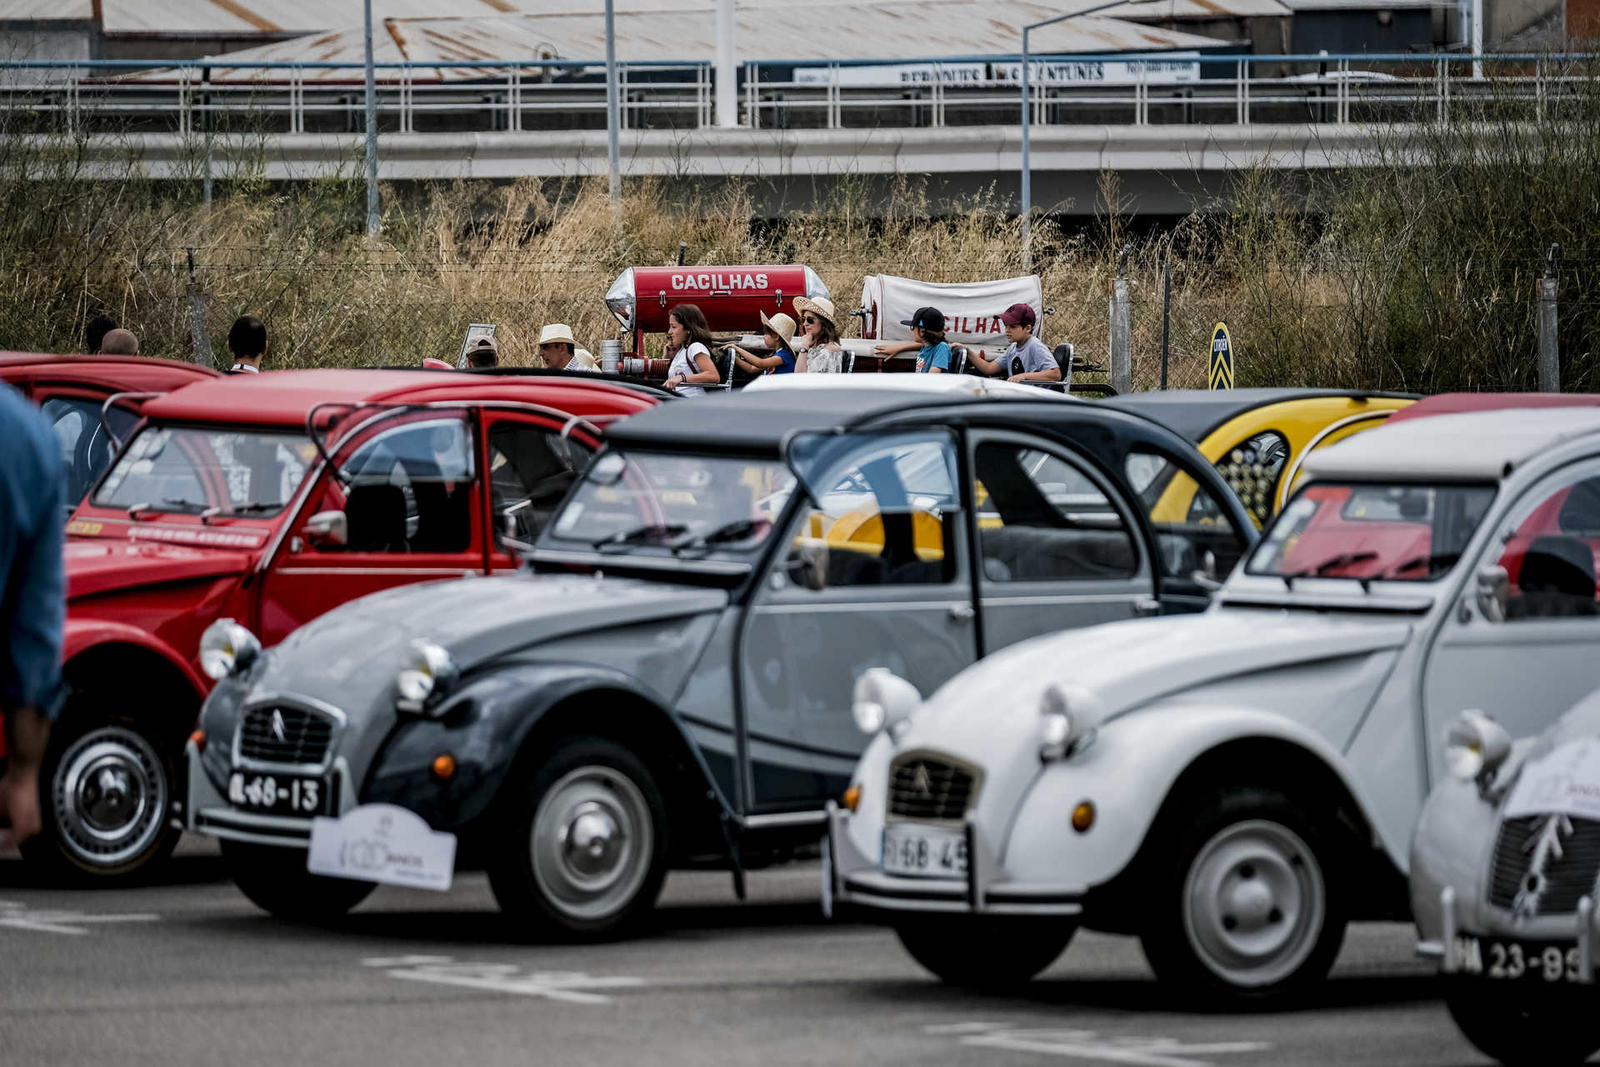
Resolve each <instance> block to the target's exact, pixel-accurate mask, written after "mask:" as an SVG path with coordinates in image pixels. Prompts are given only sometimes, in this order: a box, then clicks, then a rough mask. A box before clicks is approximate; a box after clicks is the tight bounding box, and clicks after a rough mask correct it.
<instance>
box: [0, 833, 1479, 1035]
mask: <svg viewBox="0 0 1600 1067" xmlns="http://www.w3.org/2000/svg"><path fill="white" fill-rule="evenodd" d="M816 887H817V869H816V866H815V865H814V864H805V865H796V866H791V867H786V868H781V869H778V870H774V871H768V872H759V873H757V874H755V875H753V876H752V879H751V899H750V900H749V901H747V902H745V903H739V902H738V901H736V900H735V899H734V896H733V892H732V888H731V884H730V882H729V879H728V878H727V877H726V876H725V875H719V874H710V873H693V874H687V875H674V876H673V877H672V878H671V879H670V880H669V882H668V884H667V890H666V893H665V895H664V898H663V907H662V910H661V916H660V922H659V924H658V927H657V929H656V930H655V931H654V932H653V933H651V934H650V935H649V936H647V937H644V938H641V939H639V940H635V941H630V942H624V943H618V944H606V945H597V946H570V945H540V944H528V943H518V942H515V941H508V940H507V939H506V937H505V936H504V935H503V932H502V930H501V926H500V923H499V922H498V913H497V912H496V910H495V908H494V903H493V899H492V897H491V896H490V893H489V889H488V885H487V883H486V881H485V879H484V878H483V877H482V876H481V875H477V874H467V875H463V876H461V877H459V878H458V879H457V882H456V885H455V887H454V888H453V889H452V890H451V891H450V892H449V893H445V894H433V893H424V892H411V891H402V890H396V889H389V888H382V889H379V890H378V892H377V893H376V894H374V895H373V896H372V897H371V898H369V899H368V901H367V902H366V903H365V904H363V905H362V906H361V907H360V908H359V909H358V910H357V911H356V912H354V913H353V914H351V915H350V916H349V917H348V919H346V920H345V922H344V923H343V924H341V925H339V926H337V927H334V928H330V929H318V928H313V927H304V926H295V925H291V924H286V923H282V922H279V921H276V920H274V919H271V918H269V917H268V916H267V915H265V914H263V913H261V912H259V911H257V910H256V909H255V908H254V906H253V905H251V904H250V903H249V902H248V901H247V900H245V898H244V897H243V896H242V895H240V894H239V893H238V892H237V891H236V890H235V889H234V888H233V887H232V885H231V884H230V883H228V882H227V881H226V880H225V879H224V878H223V875H222V869H221V864H220V861H219V859H218V857H217V856H216V854H215V852H214V851H213V850H212V849H210V848H209V847H207V846H206V845H205V844H204V843H201V844H198V845H194V844H188V843H186V845H185V847H184V848H183V849H182V850H181V851H180V854H179V855H178V857H177V858H176V860H175V862H174V865H173V867H172V868H171V870H170V876H169V877H168V878H167V879H166V880H165V881H164V883H163V884H161V885H154V886H148V887H142V888H132V889H123V890H116V891H103V890H102V891H71V890H63V889H59V888H54V887H50V886H42V885H39V884H37V882H36V881H35V880H34V879H33V878H32V877H31V874H30V872H29V871H28V869H27V868H25V867H24V865H23V864H21V863H20V862H19V861H17V860H16V859H15V858H14V854H10V853H7V854H0V1064H5V1065H18V1067H22V1065H28V1067H33V1065H40V1067H43V1065H52V1064H72V1065H81V1064H97V1065H98V1064H114V1065H116V1067H134V1065H139V1064H151V1065H161V1067H172V1065H184V1064H208V1065H210V1064H225V1065H228V1067H246V1065H257V1064H259V1065H261V1067H309V1065H319V1064H376V1063H381V1064H386V1065H387V1064H397V1065H408V1064H427V1065H429V1067H437V1065H441V1064H458V1063H459V1064H470V1065H472V1067H489V1065H498V1064H508V1065H510V1064H515V1065H517V1067H527V1065H531V1064H639V1063H649V1064H664V1065H676V1064H684V1065H690V1064H693V1065H696V1067H698V1065H702V1064H707V1063H730V1064H761V1065H763V1067H769V1065H775V1064H825V1065H827V1067H838V1065H839V1064H845V1063H867V1062H871V1063H880V1064H901V1063H903V1064H918V1065H923V1064H965V1063H973V1064H977V1063H982V1064H1056V1063H1061V1064H1123V1065H1129V1064H1131V1065H1136V1067H1137V1065H1146V1067H1196V1065H1205V1064H1213V1065H1217V1067H1227V1065H1235V1064H1237V1065H1240V1067H1267V1065H1274V1067H1275V1065H1280V1064H1295V1065H1300V1064H1305V1065H1317V1064H1340V1065H1349V1064H1383V1065H1412V1064H1415V1065H1424V1064H1426V1065H1437V1067H1445V1065H1451V1067H1454V1065H1465V1064H1480V1063H1484V1062H1487V1061H1485V1060H1483V1059H1482V1058H1481V1057H1479V1056H1477V1055H1476V1054H1475V1053H1474V1052H1473V1051H1472V1050H1471V1049H1470V1048H1469V1046H1468V1045H1467V1044H1466V1043H1465V1042H1464V1041H1463V1040H1462V1039H1461V1038H1460V1037H1459V1036H1458V1035H1457V1034H1456V1032H1455V1029H1454V1028H1453V1027H1452V1026H1451V1024H1450V1021H1449V1019H1448V1018H1447V1017H1446V1015H1445V1012H1444V1009H1443V1007H1442V1006H1441V1004H1440V1003H1439V1002H1438V1000H1437V999H1436V998H1435V995H1434V988H1433V984H1432V982H1431V980H1430V977H1429V968H1428V967H1427V966H1426V965H1425V964H1422V963H1420V962H1418V961H1417V960H1415V959H1414V958H1413V956H1412V953H1411V946H1412V935H1411V930H1410V928H1409V927H1407V926H1401V925H1398V924H1366V925H1361V926H1358V927H1355V928H1354V929H1352V931H1351V933H1350V936H1349V938H1348V939H1347V941H1346V945H1345V950H1344V953H1343V955H1342V957H1341V958H1340V961H1339V964H1338V967H1337V969H1336V971H1335V974H1334V977H1333V979H1332V980H1331V981H1330V982H1329V983H1328V984H1327V986H1326V987H1325V990H1324V992H1323V993H1322V994H1321V995H1320V996H1319V997H1317V998H1316V1000H1315V1002H1314V1003H1312V1004H1310V1005H1308V1006H1306V1007H1304V1008H1300V1009H1296V1010H1293V1011H1285V1012H1280V1013H1271V1014H1261V1013H1257V1014H1243V1015H1225V1014H1206V1013H1203V1012H1199V1011H1196V1010H1194V1009H1193V1008H1192V1007H1190V1006H1187V1005H1186V1004H1185V1002H1184V997H1183V995H1182V993H1181V992H1173V991H1169V990H1167V989H1164V988H1162V987H1160V986H1158V985H1157V984H1156V983H1155V980H1154V978H1153V977H1152V976H1151V973H1150V970H1149V968H1148V967H1147V966H1146V965H1145V962H1144V958H1143V957H1142V956H1141V954H1140V952H1139V948H1138V945H1137V943H1135V942H1134V941H1132V940H1131V939H1126V938H1115V937H1105V936H1098V935H1093V934H1082V935H1080V936H1079V938H1078V940H1077V941H1075V942H1074V944H1073V945H1072V947H1071V948H1070V949H1069V950H1068V951H1067V953H1066V954H1065V955H1064V956H1063V957H1062V959H1061V960H1060V961H1059V962H1058V963H1057V964H1056V965H1055V966H1054V967H1053V968H1052V969H1051V970H1050V971H1049V972H1047V973H1046V975H1045V976H1044V977H1042V978H1041V979H1040V980H1038V981H1036V982H1035V983H1034V984H1033V985H1032V986H1031V987H1029V988H1028V989H1027V990H1026V991H1024V992H1023V993H1021V994H1018V995H1007V996H992V995H991V996H984V995H977V994H971V993H964V992H959V991H956V990H952V989H949V988H946V987H944V986H941V985H939V984H938V983H936V982H935V981H933V980H932V979H930V978H929V977H928V976H927V975H926V974H924V973H923V972H922V971H921V970H920V969H919V968H918V967H917V966H916V964H914V963H913V962H912V961H911V959H910V958H909V957H908V956H907V955H906V954H905V953H904V952H903V951H902V950H901V948H900V945H899V943H898V942H897V941H896V940H895V938H894V935H893V934H892V933H890V932H888V931H886V930H883V929H878V928H875V927H871V926H864V925H857V924H847V923H840V924H830V923H827V922H825V921H824V920H823V919H822V917H821V916H820V914H819V910H818V905H817V888H816Z"/></svg>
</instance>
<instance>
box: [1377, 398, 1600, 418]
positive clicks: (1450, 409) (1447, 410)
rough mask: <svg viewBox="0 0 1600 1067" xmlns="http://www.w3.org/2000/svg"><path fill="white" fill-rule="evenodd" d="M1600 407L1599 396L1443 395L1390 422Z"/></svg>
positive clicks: (1404, 411)
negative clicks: (1515, 410)
mask: <svg viewBox="0 0 1600 1067" xmlns="http://www.w3.org/2000/svg"><path fill="white" fill-rule="evenodd" d="M1573 407H1600V393H1440V394H1439V395H1437V396H1427V397H1423V398H1422V399H1421V400H1419V401H1417V402H1416V403H1415V404H1412V405H1410V406H1409V407H1405V408H1401V409H1400V410H1399V411H1396V412H1395V413H1394V414H1393V415H1390V416H1389V421H1390V422H1391V423H1394V422H1405V421H1407V420H1409V419H1421V418H1427V417H1428V416H1430V415H1453V414H1458V413H1460V412H1465V411H1505V410H1506V409H1508V408H1573Z"/></svg>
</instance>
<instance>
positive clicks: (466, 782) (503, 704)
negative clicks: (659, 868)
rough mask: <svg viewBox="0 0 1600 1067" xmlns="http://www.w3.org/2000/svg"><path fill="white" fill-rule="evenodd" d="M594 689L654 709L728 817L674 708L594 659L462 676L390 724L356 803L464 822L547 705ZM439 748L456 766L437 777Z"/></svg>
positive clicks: (502, 779) (501, 777)
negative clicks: (427, 704) (428, 710)
mask: <svg viewBox="0 0 1600 1067" xmlns="http://www.w3.org/2000/svg"><path fill="white" fill-rule="evenodd" d="M596 690H609V691H613V692H624V693H627V694H629V695H631V696H633V697H636V698H638V700H639V701H640V703H641V704H643V705H644V706H647V707H649V708H651V709H652V711H651V712H649V714H652V715H656V716H659V720H658V722H660V723H662V724H665V726H666V727H667V728H668V729H670V730H671V731H672V732H673V733H674V734H675V735H676V736H677V737H678V738H679V739H680V740H681V741H682V743H683V747H684V750H685V751H686V752H688V753H689V755H690V757H691V759H692V760H693V763H694V766H695V768H696V769H697V770H698V773H699V774H700V777H701V779H702V781H703V783H704V785H705V788H706V790H707V792H708V793H709V794H711V795H712V796H714V797H715V798H716V804H717V806H718V809H719V812H720V813H721V815H722V820H721V821H722V823H723V826H724V827H728V826H731V825H733V819H734V815H733V807H732V806H731V805H730V804H729V803H728V800H727V798H726V797H725V796H723V794H722V791H721V790H720V789H719V788H717V785H716V781H715V779H714V778H713V777H712V776H711V771H710V768H709V767H707V765H706V762H705V758H704V756H702V754H701V752H700V749H699V746H697V745H696V744H695V743H694V742H693V741H692V740H691V739H690V737H689V734H688V731H687V730H685V728H684V725H683V722H682V721H681V720H680V719H679V717H678V715H677V713H676V712H674V711H672V710H671V709H670V708H667V707H666V706H664V705H663V703H662V702H661V700H660V698H659V697H658V696H657V695H656V694H654V693H652V692H650V691H649V690H648V689H646V688H644V687H642V686H641V685H640V684H639V681H638V679H636V678H634V677H632V676H631V675H628V674H625V673H623V672H622V671H619V670H616V669H614V668H611V667H606V666H602V665H599V664H582V663H580V664H555V663H548V664H543V663H513V664H502V665H500V666H499V667H497V668H494V669H491V670H489V671H487V672H485V673H482V674H480V675H478V676H477V677H473V678H470V679H468V680H467V681H466V682H465V684H464V685H463V686H462V687H461V688H459V689H458V690H457V691H456V692H454V693H452V694H450V695H449V696H448V697H446V698H445V700H444V702H443V703H442V704H441V705H440V707H439V709H438V714H437V716H435V717H430V718H419V719H406V720H402V722H401V723H400V724H399V725H398V726H396V727H395V729H394V731H393V732H392V733H391V734H390V735H389V738H388V740H387V741H386V742H385V744H384V746H383V749H382V750H381V751H380V752H379V753H378V755H377V757H376V758H375V759H374V760H373V763H372V769H371V771H370V772H369V773H368V775H367V780H366V782H365V783H363V785H362V787H361V788H360V790H359V791H358V795H359V796H360V798H361V801H362V803H388V804H398V805H400V806H401V807H404V808H408V809H410V810H411V811H414V812H416V813H417V814H418V815H421V816H422V817H423V818H424V819H426V820H427V822H428V824H429V825H430V826H432V827H433V828H434V829H436V830H451V831H456V830H460V829H463V828H466V827H469V826H471V824H473V823H475V822H477V821H478V820H480V819H482V818H483V817H484V816H485V815H486V814H487V813H488V812H489V811H490V809H491V808H492V806H493V804H494V800H495V798H496V797H497V796H498V794H499V791H500V788H501V787H502V785H504V784H505V783H506V778H507V776H508V774H509V772H510V771H511V768H512V766H513V765H514V764H515V762H516V760H517V758H518V755H519V753H520V752H521V750H522V747H523V744H524V742H526V740H527V739H528V736H529V734H531V733H532V732H533V730H534V729H535V728H536V727H537V726H538V725H539V724H540V723H541V722H542V721H544V719H545V717H546V716H547V715H548V714H549V713H550V711H551V709H553V708H555V707H556V706H557V705H559V704H561V703H562V702H563V701H565V700H567V699H569V698H571V697H575V696H579V695H581V694H583V693H587V692H593V691H596ZM445 752H448V753H450V754H451V755H453V756H454V757H455V760H456V773H455V774H454V776H452V777H451V778H450V779H449V780H448V781H444V782H441V781H439V780H438V779H437V778H435V777H434V776H433V774H432V770H431V768H432V766H433V760H434V758H435V757H436V756H438V755H440V754H441V753H445Z"/></svg>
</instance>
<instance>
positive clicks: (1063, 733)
mask: <svg viewBox="0 0 1600 1067" xmlns="http://www.w3.org/2000/svg"><path fill="white" fill-rule="evenodd" d="M1105 717H1106V712H1105V705H1103V704H1102V703H1101V702H1100V699H1099V698H1098V697H1097V696H1095V695H1094V693H1093V692H1092V691H1090V690H1089V689H1087V688H1085V687H1084V686H1081V685H1071V684H1069V683H1066V682H1051V683H1050V684H1049V685H1047V686H1045V687H1044V692H1043V693H1041V694H1039V725H1038V732H1039V758H1040V759H1041V760H1044V761H1046V762H1048V761H1050V760H1058V759H1065V758H1066V757H1068V756H1070V755H1072V754H1073V753H1076V752H1082V751H1083V750H1084V749H1085V748H1088V747H1089V746H1090V745H1092V744H1094V741H1095V738H1096V737H1097V736H1099V728H1100V724H1101V723H1102V722H1103V721H1105Z"/></svg>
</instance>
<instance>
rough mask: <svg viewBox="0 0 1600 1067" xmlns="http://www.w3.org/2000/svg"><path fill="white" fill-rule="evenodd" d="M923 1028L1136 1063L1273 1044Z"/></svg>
mask: <svg viewBox="0 0 1600 1067" xmlns="http://www.w3.org/2000/svg"><path fill="white" fill-rule="evenodd" d="M923 1032H924V1033H927V1034H934V1035H942V1036H951V1037H958V1038H960V1043H961V1044H963V1045H969V1046H972V1047H976V1048H994V1049H1003V1050H1005V1051H1007V1052H1037V1053H1040V1054H1041V1055H1045V1056H1062V1057H1067V1058H1071V1059H1080V1060H1090V1061H1098V1062H1101V1063H1126V1064H1133V1065H1136V1067H1212V1065H1211V1064H1210V1063H1209V1062H1208V1061H1206V1060H1197V1059H1191V1058H1190V1057H1192V1056H1228V1055H1234V1054H1237V1053H1246V1052H1265V1051H1267V1050H1268V1049H1270V1048H1271V1047H1272V1046H1271V1045H1269V1044H1267V1043H1266V1042H1262V1041H1216V1042H1209V1043H1201V1044H1184V1043H1182V1042H1180V1041H1178V1040H1177V1039H1176V1038H1170V1037H1101V1036H1100V1035H1099V1034H1096V1033H1095V1032H1094V1031H1093V1030H1066V1029H1016V1028H1009V1027H1002V1026H997V1025H995V1024H993V1023H952V1024H946V1025H942V1026H929V1027H924V1028H923Z"/></svg>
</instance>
